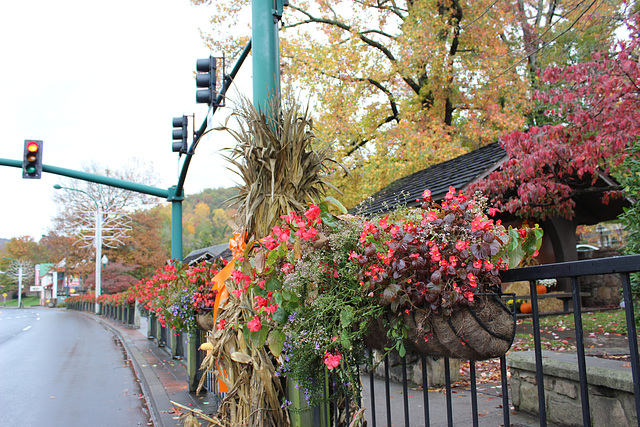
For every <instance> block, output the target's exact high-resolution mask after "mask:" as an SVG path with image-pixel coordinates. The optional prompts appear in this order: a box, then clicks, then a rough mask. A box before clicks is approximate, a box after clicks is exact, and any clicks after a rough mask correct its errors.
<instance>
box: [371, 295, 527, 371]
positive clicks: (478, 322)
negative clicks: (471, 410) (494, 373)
mask: <svg viewBox="0 0 640 427" xmlns="http://www.w3.org/2000/svg"><path fill="white" fill-rule="evenodd" d="M402 320H403V322H404V324H405V325H406V326H407V327H408V328H409V331H408V336H407V338H406V340H405V342H404V345H405V348H406V349H407V351H408V352H410V353H415V354H426V355H428V356H433V357H449V358H456V359H466V360H485V359H491V358H493V357H498V356H502V355H504V354H505V353H506V352H507V351H508V350H509V348H510V347H511V344H512V343H513V338H514V336H515V332H516V323H515V317H514V315H513V313H512V312H511V311H510V310H509V309H508V308H507V307H506V306H505V305H504V303H503V302H502V301H501V300H500V298H499V297H498V296H497V295H493V294H492V295H484V296H477V297H476V303H475V305H474V307H471V308H459V309H456V310H455V311H454V312H453V313H452V314H451V316H443V315H427V314H426V313H424V312H420V311H419V310H414V311H412V312H411V313H409V314H403V315H402ZM388 324H389V322H388V320H387V319H384V318H378V319H376V320H375V321H374V322H373V323H372V324H371V325H370V329H369V332H368V334H367V335H366V336H365V337H364V342H365V345H366V346H367V347H370V348H374V349H378V350H383V349H384V348H385V347H386V348H389V347H392V346H393V345H394V341H393V340H392V339H391V338H389V337H388V336H387V330H388Z"/></svg>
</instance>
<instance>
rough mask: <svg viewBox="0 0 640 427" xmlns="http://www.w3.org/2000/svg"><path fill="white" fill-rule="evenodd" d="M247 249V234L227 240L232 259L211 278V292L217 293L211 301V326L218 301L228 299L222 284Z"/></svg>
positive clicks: (225, 288) (214, 322) (237, 235)
mask: <svg viewBox="0 0 640 427" xmlns="http://www.w3.org/2000/svg"><path fill="white" fill-rule="evenodd" d="M246 247H247V233H246V232H244V233H233V237H232V238H231V239H230V240H229V249H231V252H232V253H233V259H231V261H230V262H229V264H227V265H226V266H225V267H224V268H223V269H222V270H220V271H219V272H218V274H216V275H215V277H214V278H213V290H214V291H216V292H217V294H216V299H215V300H214V301H213V324H214V325H215V324H216V318H217V317H218V307H220V301H222V300H224V299H227V298H228V297H229V291H228V290H227V286H226V285H225V284H224V282H225V281H226V280H227V279H228V278H229V277H231V273H232V272H233V266H234V265H235V262H236V259H238V258H239V257H240V256H242V255H243V254H244V250H245V248H246Z"/></svg>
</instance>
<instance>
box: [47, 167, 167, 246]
mask: <svg viewBox="0 0 640 427" xmlns="http://www.w3.org/2000/svg"><path fill="white" fill-rule="evenodd" d="M85 171H86V172H90V173H93V174H98V175H104V176H108V177H113V178H118V179H123V180H126V181H129V182H138V183H145V184H147V185H153V183H154V182H155V180H156V178H155V177H154V174H153V170H152V168H151V167H150V166H147V165H144V164H141V163H140V162H139V161H137V160H133V161H132V162H131V163H130V164H129V165H127V166H125V167H124V168H123V169H122V170H119V171H113V170H111V169H109V168H103V167H102V166H100V165H98V164H95V163H94V164H91V165H90V166H89V167H88V168H85ZM62 186H63V187H67V188H71V189H74V190H80V191H73V190H66V189H63V190H61V191H58V192H56V193H54V201H55V202H56V204H57V205H58V215H57V216H56V217H55V218H54V223H55V225H56V228H57V229H58V230H61V232H63V233H64V234H66V235H72V236H77V237H78V238H79V239H80V241H81V242H82V244H83V245H85V246H91V245H94V240H95V226H96V220H95V218H96V203H97V204H98V205H99V206H100V209H101V211H102V243H103V245H104V246H106V247H112V248H113V247H117V246H120V245H123V244H124V239H126V237H127V236H128V235H129V233H130V231H131V217H130V214H131V212H133V211H134V210H136V209H141V208H148V207H151V206H154V205H156V204H157V203H158V199H157V198H155V197H153V196H148V195H145V194H141V193H137V192H133V191H128V190H123V189H120V188H115V187H111V186H107V185H102V184H96V183H91V182H86V181H78V180H74V179H66V180H65V181H64V182H63V183H62ZM85 193H86V194H85ZM87 194H89V195H90V196H91V197H89V196H87ZM92 198H93V199H92ZM94 200H95V202H96V203H94Z"/></svg>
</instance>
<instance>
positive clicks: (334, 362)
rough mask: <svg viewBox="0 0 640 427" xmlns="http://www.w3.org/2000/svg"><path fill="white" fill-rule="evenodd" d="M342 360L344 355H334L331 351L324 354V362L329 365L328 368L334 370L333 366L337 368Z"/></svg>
mask: <svg viewBox="0 0 640 427" xmlns="http://www.w3.org/2000/svg"><path fill="white" fill-rule="evenodd" d="M341 360H342V355H340V354H336V355H333V354H331V353H325V354H324V364H325V365H327V368H329V370H332V369H333V368H337V367H338V366H339V365H340V361H341Z"/></svg>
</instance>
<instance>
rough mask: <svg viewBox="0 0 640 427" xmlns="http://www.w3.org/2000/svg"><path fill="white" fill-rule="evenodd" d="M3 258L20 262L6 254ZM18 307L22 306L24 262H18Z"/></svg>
mask: <svg viewBox="0 0 640 427" xmlns="http://www.w3.org/2000/svg"><path fill="white" fill-rule="evenodd" d="M2 259H10V260H11V261H15V262H18V260H16V259H13V258H9V257H6V256H3V257H2ZM18 308H22V264H18Z"/></svg>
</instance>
